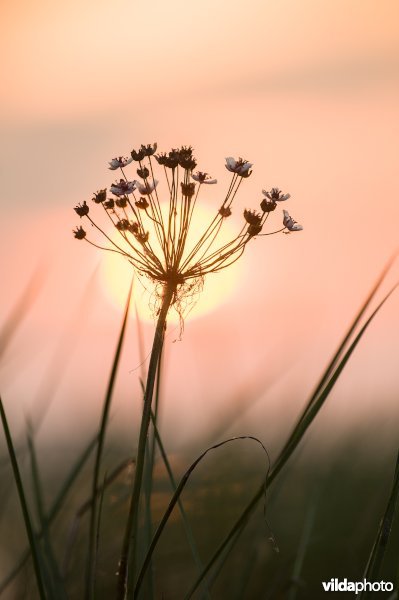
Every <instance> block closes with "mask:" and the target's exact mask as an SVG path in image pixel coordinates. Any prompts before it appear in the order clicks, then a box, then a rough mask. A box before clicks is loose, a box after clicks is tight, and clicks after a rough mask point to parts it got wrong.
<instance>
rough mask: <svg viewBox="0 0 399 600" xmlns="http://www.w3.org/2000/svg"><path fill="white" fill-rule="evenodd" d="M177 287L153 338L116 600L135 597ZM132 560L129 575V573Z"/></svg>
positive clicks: (169, 289) (167, 295) (168, 293)
mask: <svg viewBox="0 0 399 600" xmlns="http://www.w3.org/2000/svg"><path fill="white" fill-rule="evenodd" d="M175 291H176V287H175V286H173V285H170V284H169V285H168V284H167V285H166V286H165V288H164V295H163V298H162V306H161V310H160V312H159V316H158V322H157V327H156V330H155V335H154V342H153V346H152V351H151V358H150V364H149V367H148V375H147V385H146V389H145V393H144V406H143V415H142V418H141V426H140V435H139V445H138V449H137V460H136V471H135V476H134V483H133V491H132V496H131V501H130V509H129V515H128V519H127V523H126V529H125V536H124V540H123V546H122V552H121V558H120V562H119V571H118V589H117V596H116V597H117V600H124V598H125V593H126V589H127V597H128V598H133V597H134V596H133V594H134V585H135V570H136V562H137V557H136V546H137V544H136V542H137V524H138V514H139V502H140V492H141V485H142V480H143V471H144V457H145V450H146V445H147V435H148V428H149V424H150V420H151V403H152V397H153V393H154V386H155V380H156V373H157V368H158V364H159V360H160V356H161V351H162V347H163V342H164V335H165V326H166V317H167V314H168V310H169V308H170V305H171V303H172V300H173V296H174V294H175ZM128 563H129V577H128V580H127V574H128Z"/></svg>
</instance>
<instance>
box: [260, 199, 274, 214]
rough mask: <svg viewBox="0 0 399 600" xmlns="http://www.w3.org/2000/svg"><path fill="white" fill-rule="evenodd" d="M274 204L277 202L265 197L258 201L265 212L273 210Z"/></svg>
mask: <svg viewBox="0 0 399 600" xmlns="http://www.w3.org/2000/svg"><path fill="white" fill-rule="evenodd" d="M276 206H277V203H276V202H275V201H274V200H267V199H266V198H263V200H262V202H261V203H260V207H261V209H262V210H263V212H265V213H269V212H273V210H274V209H275V208H276Z"/></svg>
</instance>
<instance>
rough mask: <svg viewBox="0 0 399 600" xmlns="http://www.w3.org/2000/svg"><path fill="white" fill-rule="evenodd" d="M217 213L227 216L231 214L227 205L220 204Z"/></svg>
mask: <svg viewBox="0 0 399 600" xmlns="http://www.w3.org/2000/svg"><path fill="white" fill-rule="evenodd" d="M219 215H221V216H222V217H229V216H230V215H231V208H229V207H228V206H221V207H220V208H219Z"/></svg>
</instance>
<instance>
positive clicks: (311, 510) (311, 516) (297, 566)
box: [288, 496, 318, 600]
mask: <svg viewBox="0 0 399 600" xmlns="http://www.w3.org/2000/svg"><path fill="white" fill-rule="evenodd" d="M317 503H318V502H317V498H316V497H315V496H313V499H312V501H311V503H310V505H309V507H308V510H307V512H306V516H305V522H304V524H303V529H302V535H301V539H300V541H299V547H298V551H297V553H296V557H295V562H294V568H293V569H292V576H291V582H292V583H291V589H290V591H289V594H288V600H296V597H297V595H298V585H299V583H300V576H301V572H302V568H303V563H304V562H305V556H306V552H307V550H308V546H309V542H310V538H311V535H312V532H313V527H314V522H315V517H316V508H317Z"/></svg>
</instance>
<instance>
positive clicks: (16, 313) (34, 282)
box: [0, 267, 44, 358]
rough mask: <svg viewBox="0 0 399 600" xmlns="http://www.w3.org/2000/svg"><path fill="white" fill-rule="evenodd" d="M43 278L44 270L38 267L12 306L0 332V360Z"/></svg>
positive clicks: (34, 297) (37, 291)
mask: <svg viewBox="0 0 399 600" xmlns="http://www.w3.org/2000/svg"><path fill="white" fill-rule="evenodd" d="M43 278H44V269H43V268H42V267H40V268H38V269H36V271H35V272H34V273H33V275H32V276H31V278H30V280H29V281H28V284H27V286H26V287H25V289H24V291H23V292H22V294H21V296H20V297H19V298H18V300H17V302H16V304H15V305H14V308H13V309H12V311H11V313H10V314H9V315H8V316H7V318H6V320H5V325H3V327H2V329H1V330H0V358H1V357H2V355H3V354H4V352H5V351H6V349H7V347H8V344H9V342H10V341H11V339H12V337H13V335H14V333H15V331H16V330H17V328H18V327H19V325H20V323H21V321H22V319H23V318H24V316H25V314H26V313H27V312H28V310H29V308H30V306H31V305H32V304H33V302H34V301H35V299H36V296H37V294H38V293H39V290H40V288H41V286H42V283H43Z"/></svg>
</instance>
